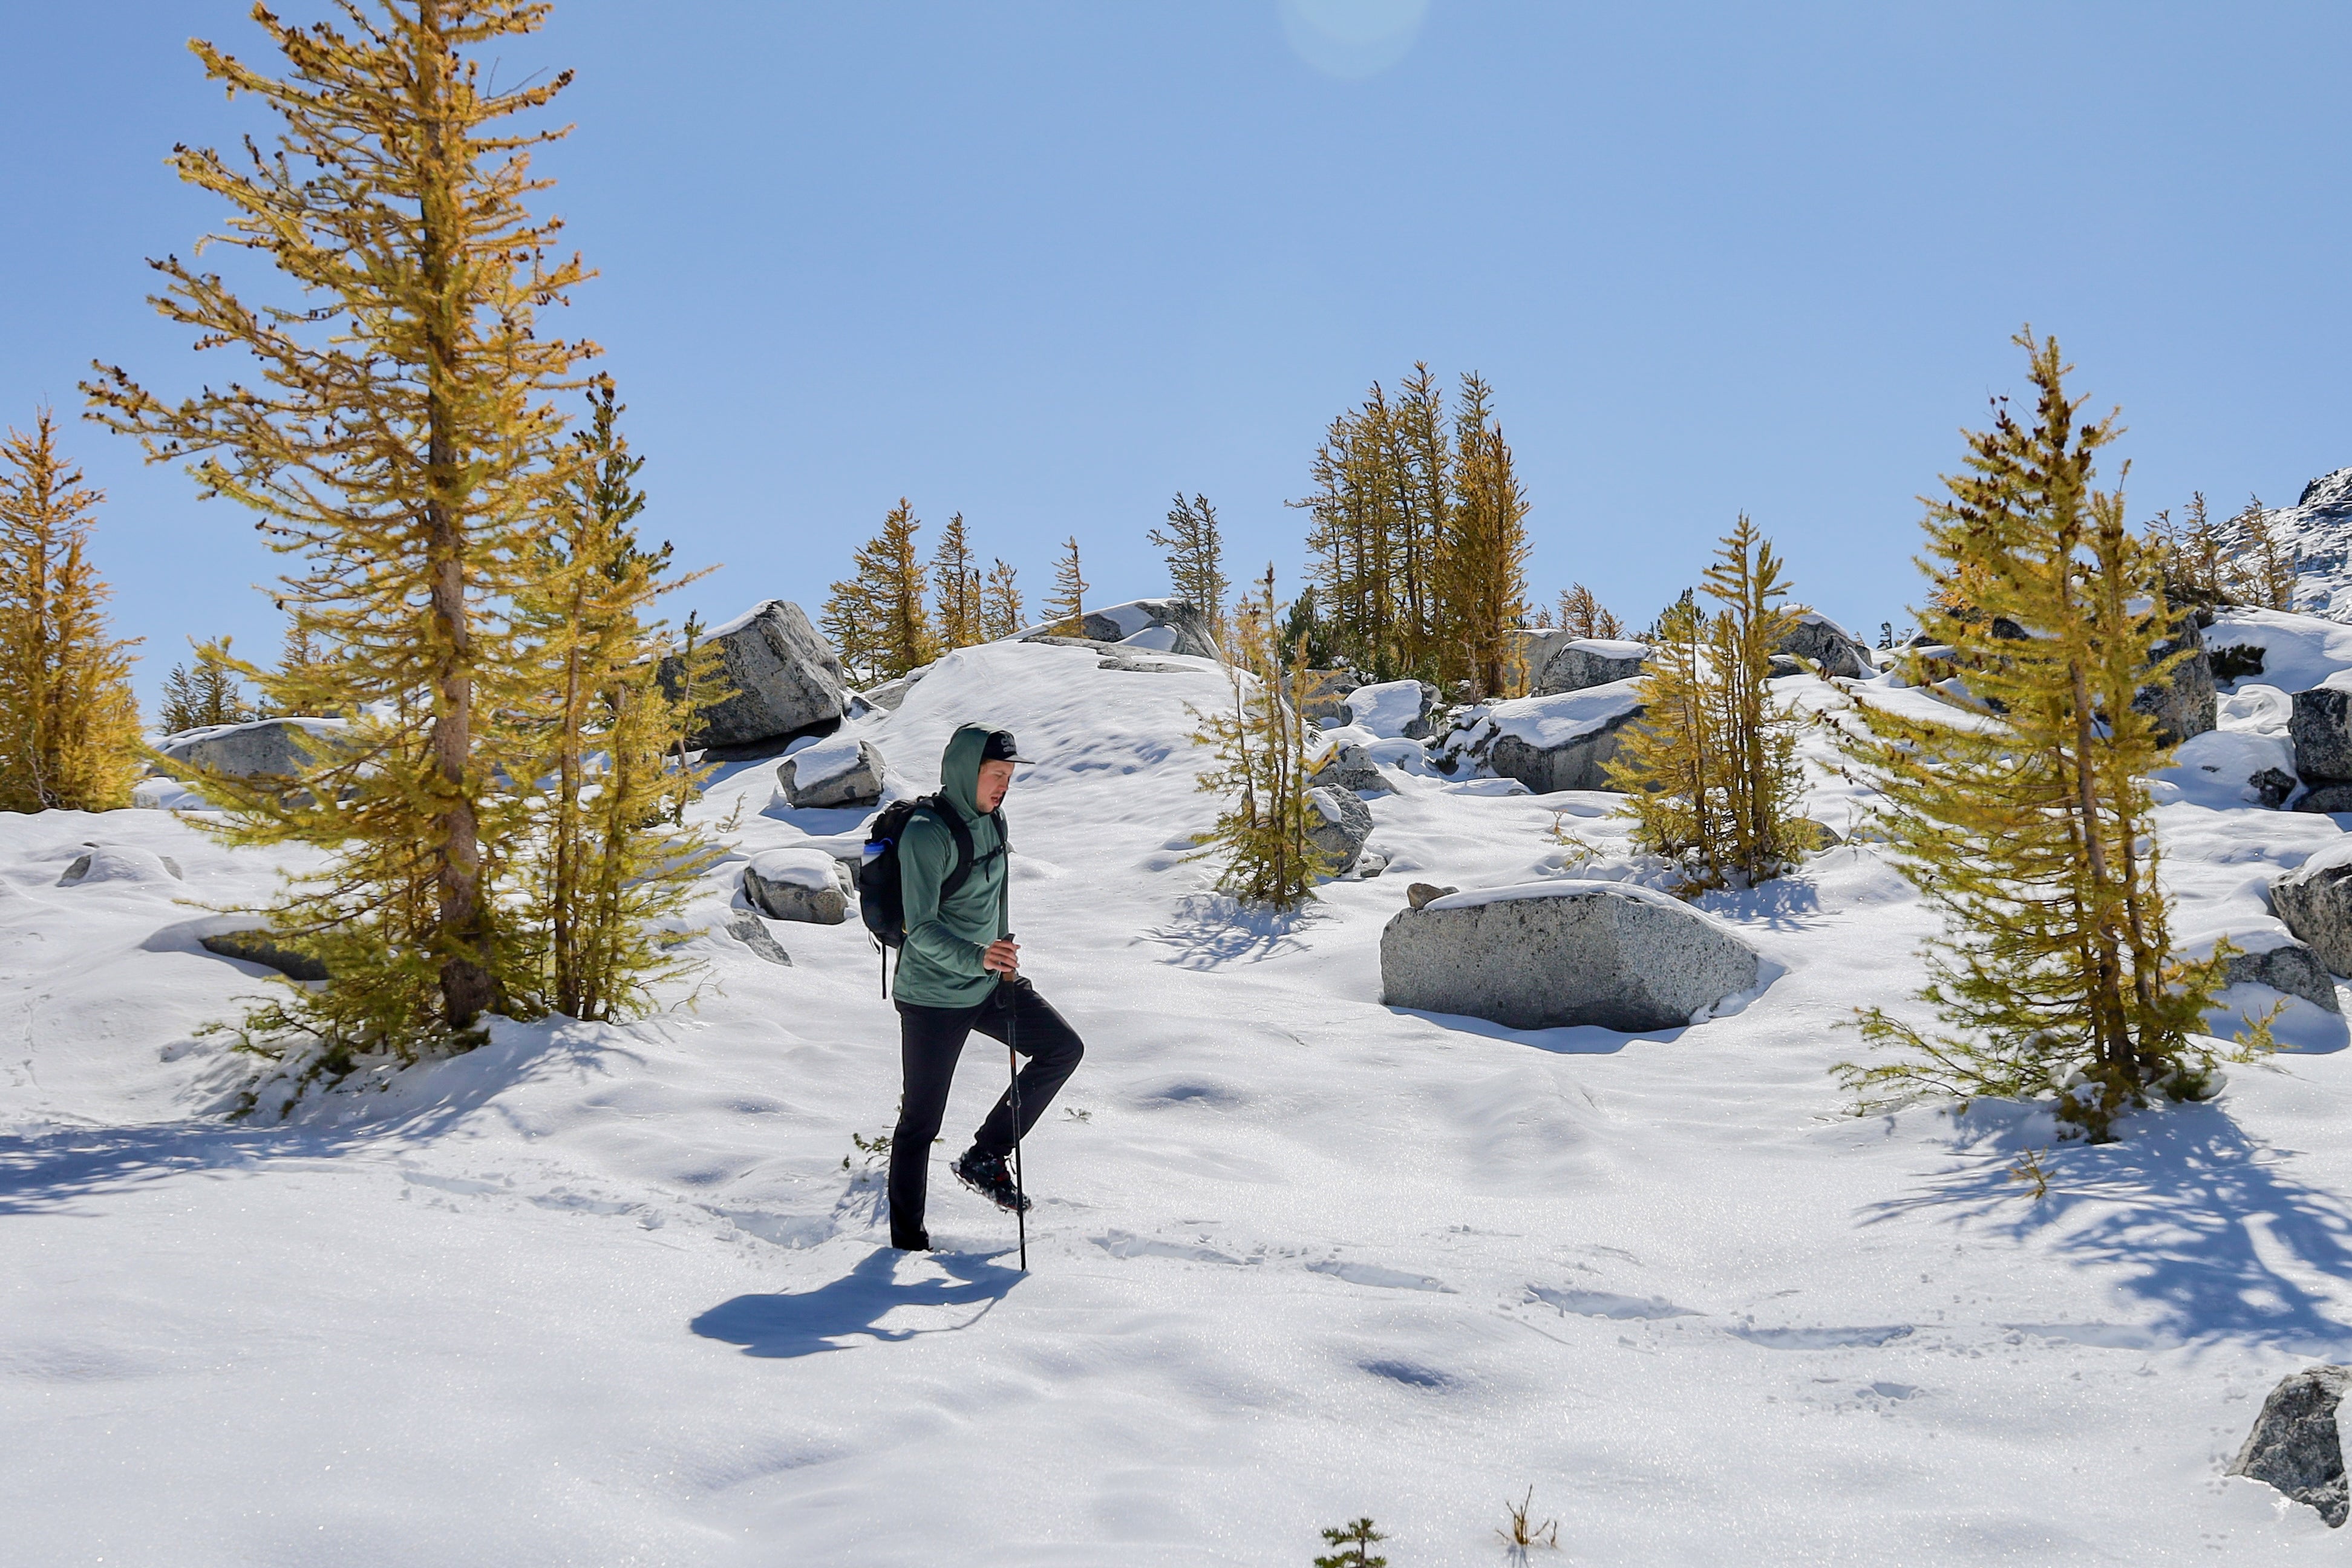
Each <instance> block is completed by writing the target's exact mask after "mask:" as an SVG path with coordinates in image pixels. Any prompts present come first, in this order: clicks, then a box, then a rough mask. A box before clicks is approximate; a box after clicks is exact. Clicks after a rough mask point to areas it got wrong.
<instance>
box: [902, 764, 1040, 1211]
mask: <svg viewBox="0 0 2352 1568" xmlns="http://www.w3.org/2000/svg"><path fill="white" fill-rule="evenodd" d="M1022 760H1023V759H1022V758H1021V757H1020V755H1019V754H1018V752H1017V751H1016V749H1015V746H1014V742H1013V736H1012V734H1011V733H1010V732H1009V731H1003V730H992V729H990V728H988V727H987V726H985V725H982V724H966V725H964V726H963V727H962V728H961V729H959V730H958V731H956V732H955V733H954V734H952V735H950V736H949V737H948V744H947V751H946V752H945V754H944V755H943V756H941V758H940V801H941V802H942V804H943V805H944V807H945V809H947V810H949V811H952V812H953V813H955V815H956V817H957V821H956V822H955V823H954V824H952V825H950V824H949V823H947V822H944V821H942V820H941V819H940V816H938V815H937V814H936V813H935V811H934V810H932V809H928V808H927V809H922V810H918V811H916V812H915V813H914V814H913V815H912V816H909V817H908V819H907V821H906V825H905V826H904V827H902V828H901V829H900V831H899V841H898V872H899V887H900V892H901V897H902V898H903V900H904V901H905V905H906V915H905V919H906V933H907V935H906V945H905V946H904V947H903V948H901V949H900V950H899V957H898V980H897V983H896V984H893V985H892V987H891V996H892V998H893V1000H894V1001H895V1002H896V1003H897V1005H898V1061H899V1066H900V1068H901V1070H902V1071H903V1073H904V1075H905V1093H904V1096H903V1098H902V1099H901V1100H900V1101H899V1109H898V1126H897V1128H896V1129H894V1130H893V1131H891V1134H890V1245H892V1246H893V1247H900V1248H902V1249H904V1250H907V1251H910V1252H921V1251H927V1250H929V1247H930V1245H931V1238H930V1235H929V1232H927V1231H926V1230H925V1229H924V1228H923V1197H924V1191H923V1189H924V1184H925V1179H926V1176H927V1175H928V1173H929V1163H930V1153H931V1140H932V1139H933V1138H935V1137H937V1136H938V1135H939V1131H940V1118H941V1117H942V1116H944V1115H945V1114H946V1113H947V1105H948V1086H949V1084H950V1081H951V1080H952V1079H954V1077H955V1066H956V1058H957V1056H958V1055H959V1054H961V1051H962V1050H963V1043H964V1039H965V1037H967V1036H969V1035H970V1034H971V1032H972V1031H973V1030H974V1029H977V1030H979V1031H980V1032H981V1033H982V1034H983V1035H986V1036H987V1037H989V1038H991V1039H993V1040H1002V1041H1004V1042H1005V1043H1006V1044H1008V1045H1010V1046H1012V1047H1013V1049H1014V1050H1015V1051H1016V1052H1018V1053H1020V1054H1021V1055H1023V1056H1025V1057H1027V1058H1029V1060H1028V1062H1027V1064H1026V1065H1025V1066H1024V1067H1023V1068H1021V1073H1020V1079H1019V1088H1018V1091H1017V1095H1016V1092H1015V1091H1014V1090H1013V1089H1007V1090H1006V1092H1005V1093H1003V1094H1002V1095H999V1096H998V1097H997V1100H996V1105H995V1108H994V1109H993V1110H990V1111H989V1113H988V1117H987V1120H985V1121H982V1123H981V1124H980V1131H977V1132H975V1133H973V1134H972V1142H971V1148H970V1149H969V1150H967V1151H965V1152H964V1153H963V1154H962V1156H961V1158H959V1159H958V1160H957V1161H956V1162H955V1163H954V1165H953V1166H951V1167H950V1169H952V1170H953V1171H954V1172H955V1174H956V1179H957V1180H959V1181H961V1182H962V1183H963V1184H964V1185H966V1186H968V1187H970V1188H971V1190H972V1191H974V1192H976V1193H978V1194H981V1195H982V1197H985V1198H987V1199H989V1200H990V1201H991V1202H992V1203H994V1204H996V1205H997V1206H999V1207H1000V1208H1004V1209H1019V1210H1026V1209H1027V1208H1028V1206H1029V1203H1028V1200H1027V1199H1026V1198H1025V1197H1022V1196H1021V1195H1019V1194H1018V1193H1017V1192H1016V1191H1015V1189H1014V1186H1013V1173H1012V1171H1011V1170H1010V1169H1008V1168H1007V1167H1006V1165H1005V1157H1006V1156H1007V1155H1009V1154H1011V1153H1012V1152H1013V1143H1014V1142H1015V1141H1016V1140H1017V1139H1019V1138H1020V1137H1021V1136H1023V1135H1024V1134H1025V1133H1027V1132H1028V1131H1029V1129H1030V1128H1031V1127H1033V1126H1034V1125H1035V1124H1036V1121H1037V1119H1038V1118H1039V1117H1040V1116H1042V1115H1044V1114H1045V1107H1046V1106H1047V1105H1049V1104H1051V1103H1052V1101H1053V1099H1054V1095H1055V1091H1056V1090H1058V1089H1060V1088H1061V1087H1062V1083H1063V1080H1064V1079H1067V1078H1068V1077H1069V1076H1070V1074H1071V1072H1072V1071H1073V1070H1075V1069H1076V1067H1077V1065H1078V1058H1079V1057H1080V1056H1082V1055H1083V1054H1084V1053H1085V1049H1086V1047H1085V1046H1084V1045H1083V1044H1081V1043H1080V1041H1079V1039H1078V1037H1077V1034H1076V1031H1075V1030H1073V1029H1072V1028H1071V1027H1070V1026H1069V1025H1068V1024H1066V1023H1065V1022H1063V1020H1062V1016H1061V1015H1060V1014H1059V1013H1056V1012H1055V1011H1054V1008H1053V1006H1052V1005H1051V1004H1049V1003H1048V1002H1046V1001H1045V998H1044V997H1042V996H1040V995H1038V994H1037V992H1036V990H1035V988H1034V986H1032V985H1031V984H1029V982H1028V981H1026V980H1024V979H1023V978H1022V976H1021V964H1020V959H1021V950H1020V948H1019V947H1017V946H1016V945H1014V943H1013V938H1012V929H1013V925H1012V900H1011V879H1010V878H1009V877H1008V876H1007V875H1006V864H1005V852H1006V850H1007V848H1008V847H1009V839H1008V838H1007V837H1006V833H1005V826H1004V817H1003V813H1002V812H1001V811H999V810H998V807H999V806H1001V805H1003V801H1004V792H1005V791H1006V790H1007V789H1009V788H1011V787H1012V784H1013V763H1017V762H1020V761H1022ZM958 828H961V829H962V832H961V833H959V832H958V831H957V829H958ZM960 838H961V839H963V840H965V841H966V842H965V843H961V844H960V843H959V842H958V840H959V839H960ZM967 852H968V854H969V857H970V858H969V860H968V861H967V860H965V859H964V857H965V855H966V854H967ZM959 862H962V869H961V878H960V879H959V875H958V872H959ZM943 890H945V896H944V897H942V896H941V895H942V891H943ZM1016 1103H1017V1104H1018V1105H1019V1107H1020V1122H1019V1125H1018V1126H1016V1125H1015V1124H1014V1121H1013V1107H1014V1105H1015V1104H1016Z"/></svg>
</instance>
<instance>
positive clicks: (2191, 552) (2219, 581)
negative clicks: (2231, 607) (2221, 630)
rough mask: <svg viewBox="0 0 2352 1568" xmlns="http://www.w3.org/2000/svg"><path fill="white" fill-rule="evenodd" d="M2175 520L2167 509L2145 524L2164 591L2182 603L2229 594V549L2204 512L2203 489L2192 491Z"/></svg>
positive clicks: (2213, 599)
mask: <svg viewBox="0 0 2352 1568" xmlns="http://www.w3.org/2000/svg"><path fill="white" fill-rule="evenodd" d="M2181 510H2182V511H2183V512H2184V514H2185V515H2184V517H2183V519H2182V521H2179V522H2178V523H2176V522H2174V521H2172V513H2171V511H2170V510H2164V511H2160V512H2158V513H2157V514H2156V517H2155V520H2154V521H2152V522H2151V524H2150V525H2149V528H2148V535H2149V537H2150V538H2151V539H2152V540H2154V541H2155V542H2156V544H2157V548H2158V555H2159V557H2160V559H2161V560H2162V562H2163V571H2164V585H2165V593H2166V595H2167V596H2168V597H2169V598H2170V600H2171V601H2172V603H2174V604H2176V605H2182V606H2189V605H2219V604H2222V603H2224V602H2226V601H2227V600H2228V599H2229V597H2230V595H2231V584H2230V581H2229V576H2230V574H2229V559H2228V558H2229V549H2228V546H2227V544H2226V542H2225V541H2224V540H2223V538H2222V531H2221V529H2220V528H2219V527H2217V526H2215V524H2214V523H2213V522H2212V521H2211V520H2210V518H2208V517H2207V516H2206V512H2205V492H2204V491H2202V490H2196V491H2192V492H2191V493H2190V495H2189V504H2188V505H2187V506H2186V507H2184V508H2183V509H2181Z"/></svg>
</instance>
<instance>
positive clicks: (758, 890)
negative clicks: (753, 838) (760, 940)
mask: <svg viewBox="0 0 2352 1568" xmlns="http://www.w3.org/2000/svg"><path fill="white" fill-rule="evenodd" d="M853 886H854V884H853V883H852V882H851V881H850V879H849V868H847V867H846V866H844V865H843V864H842V863H841V862H840V861H838V860H836V859H835V858H833V857H832V856H831V855H829V854H827V853H826V852H825V851H824V850H822V849H768V850H763V851H761V853H760V854H758V855H755V856H753V857H752V858H751V864H750V865H748V866H746V867H744V868H743V898H744V900H745V901H746V902H748V903H749V904H751V907H752V908H753V909H755V910H759V911H760V912H761V914H763V915H766V916H767V917H768V918H769V919H771V920H779V921H806V922H808V923H809V924H812V925H821V926H837V925H839V924H840V923H841V922H842V921H845V920H847V919H848V918H849V896H850V893H851V891H852V889H853Z"/></svg>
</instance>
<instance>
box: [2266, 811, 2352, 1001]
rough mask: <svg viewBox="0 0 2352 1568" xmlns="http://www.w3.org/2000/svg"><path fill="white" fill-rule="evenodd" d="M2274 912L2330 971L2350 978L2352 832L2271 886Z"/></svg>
mask: <svg viewBox="0 0 2352 1568" xmlns="http://www.w3.org/2000/svg"><path fill="white" fill-rule="evenodd" d="M2271 909H2272V910H2273V912H2275V913H2276V914H2277V916H2278V918H2279V919H2280V920H2281V921H2284V922H2285V924H2286V929H2287V930H2289V931H2293V932H2294V934H2295V936H2296V937H2297V938H2298V939H2299V940H2301V941H2303V942H2307V943H2308V944H2310V946H2311V949H2312V951H2313V952H2316V953H2318V954H2319V958H2320V962H2321V963H2325V964H2326V965H2327V968H2328V971H2329V972H2330V973H2335V974H2347V975H2352V834H2347V835H2346V836H2345V837H2344V838H2343V839H2342V840H2340V841H2339V842H2337V843H2335V844H2332V845H2330V846H2328V847H2326V848H2325V849H2322V850H2321V851H2319V853H2317V854H2315V855H2314V856H2312V857H2311V858H2309V859H2307V860H2305V862H2304V863H2303V864H2302V866H2301V867H2299V868H2296V869H2295V870H2294V871H2293V872H2291V873H2290V874H2288V875H2286V876H2284V877H2282V878H2280V879H2278V880H2277V881H2275V882H2273V883H2272V884H2271Z"/></svg>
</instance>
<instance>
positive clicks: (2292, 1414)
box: [2229, 1366, 2352, 1529]
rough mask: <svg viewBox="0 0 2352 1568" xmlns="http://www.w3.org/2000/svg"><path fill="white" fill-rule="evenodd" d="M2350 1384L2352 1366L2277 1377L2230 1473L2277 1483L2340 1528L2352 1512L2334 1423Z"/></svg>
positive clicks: (2341, 1445) (2313, 1368)
mask: <svg viewBox="0 0 2352 1568" xmlns="http://www.w3.org/2000/svg"><path fill="white" fill-rule="evenodd" d="M2347 1388H2352V1366H2310V1367H2305V1368H2304V1369H2303V1370H2302V1371H2301V1372H2295V1373H2288V1374H2287V1375H2286V1376H2284V1377H2283V1378H2281V1379H2279V1382H2278V1386H2276V1387H2275V1388H2273V1389H2272V1390H2271V1392H2270V1397H2269V1398H2267V1399H2265V1400H2263V1410H2262V1414H2261V1415H2257V1416H2255V1417H2254V1426H2253V1430H2252V1431H2251V1432H2248V1433H2247V1434H2246V1442H2245V1446H2244V1447H2242V1448H2240V1449H2239V1450H2238V1457H2237V1458H2235V1459H2233V1460H2231V1463H2230V1470H2229V1473H2230V1474H2231V1475H2233V1476H2245V1477H2248V1478H2250V1479H2253V1480H2257V1481H2262V1482H2263V1483H2264V1484H2266V1485H2269V1486H2273V1487H2275V1488H2277V1489H2279V1490H2280V1491H2283V1492H2284V1493H2285V1494H2286V1495H2287V1496H2289V1497H2291V1498H2293V1499H2294V1500H2295V1501H2297V1502H2300V1503H2308V1504H2310V1505H2311V1506H2312V1507H2313V1508H2315V1509H2317V1510H2319V1517H2320V1518H2322V1519H2324V1520H2326V1521H2327V1523H2328V1526H2329V1528H2331V1529H2336V1528H2340V1527H2341V1526H2342V1525H2343V1523H2344V1521H2345V1520H2346V1518H2347V1517H2352V1500H2347V1488H2346V1484H2345V1476H2344V1440H2343V1436H2342V1435H2341V1434H2340V1433H2339V1432H2338V1431H2337V1430H2336V1408H2337V1406H2339V1405H2342V1404H2343V1403H2344V1393H2345V1390H2346V1389H2347Z"/></svg>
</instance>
